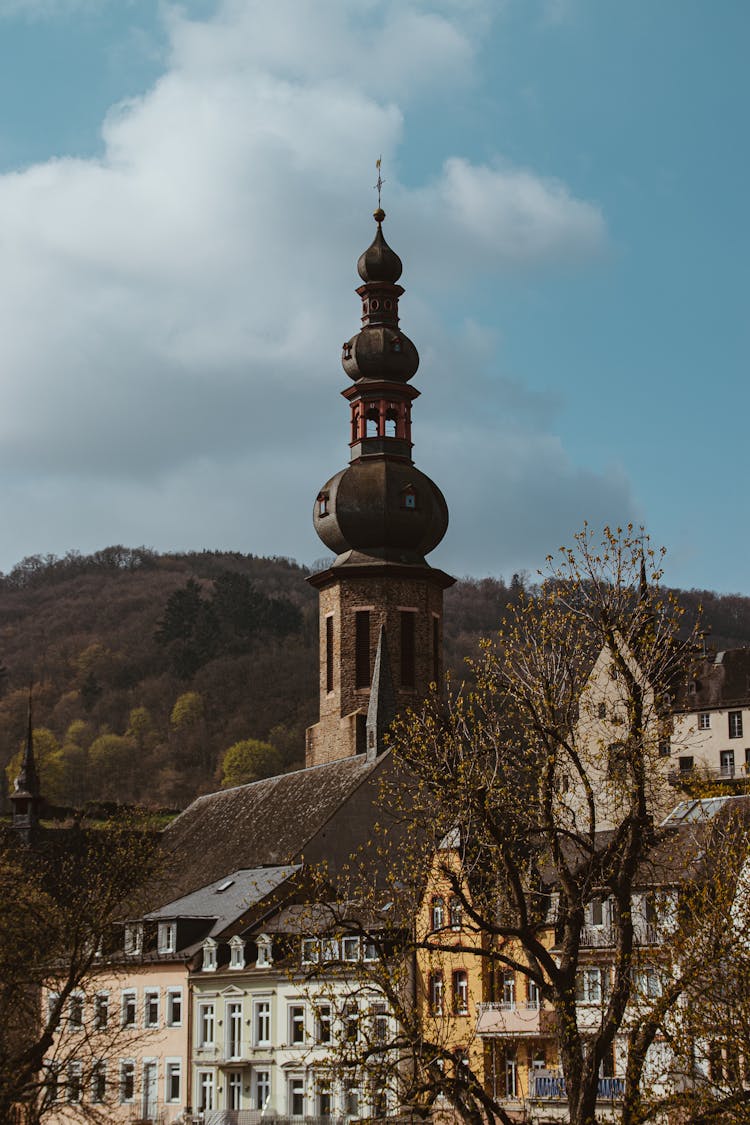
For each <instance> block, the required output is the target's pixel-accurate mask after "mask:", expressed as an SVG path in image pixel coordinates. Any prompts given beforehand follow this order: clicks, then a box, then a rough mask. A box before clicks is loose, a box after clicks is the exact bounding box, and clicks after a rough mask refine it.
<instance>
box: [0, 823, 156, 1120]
mask: <svg viewBox="0 0 750 1125" xmlns="http://www.w3.org/2000/svg"><path fill="white" fill-rule="evenodd" d="M160 862H161V861H160V859H159V853H158V849H157V844H156V836H155V834H154V833H152V832H150V831H149V830H148V826H147V825H146V824H144V823H141V822H136V821H133V820H127V821H125V820H122V821H119V822H112V823H110V824H107V825H105V826H102V827H97V828H91V829H82V828H72V829H70V830H67V831H66V830H60V831H56V832H50V833H46V834H45V833H43V832H42V833H41V834H39V835H38V836H37V837H36V839H35V840H34V842H33V845H29V844H26V843H22V842H21V841H20V840H19V839H18V838H14V834H13V833H12V832H8V833H6V834H5V836H4V837H3V839H2V841H0V897H1V898H2V902H3V910H2V912H0V1120H2V1121H13V1120H16V1121H19V1122H23V1123H24V1125H36V1123H37V1122H40V1121H42V1120H44V1118H45V1117H46V1116H47V1115H48V1114H49V1113H50V1112H51V1111H52V1109H53V1108H54V1109H55V1111H56V1112H59V1110H60V1104H59V1103H58V1104H56V1103H57V1102H58V1098H60V1101H61V1102H62V1103H63V1104H65V1103H68V1104H69V1105H70V1108H71V1110H72V1111H73V1112H74V1114H75V1115H76V1118H77V1119H78V1120H81V1119H85V1118H86V1117H87V1116H88V1117H91V1118H94V1119H98V1120H102V1121H104V1120H106V1119H107V1104H108V1102H109V1096H108V1091H107V1090H106V1089H105V1088H104V1087H103V1086H102V1089H101V1095H102V1096H101V1104H99V1105H98V1106H97V1105H91V1104H90V1103H89V1102H88V1101H87V1102H86V1104H85V1105H84V1104H79V1102H82V1099H81V1096H80V1095H81V1094H82V1092H83V1091H84V1089H85V1090H86V1092H87V1093H88V1092H89V1091H90V1090H91V1088H92V1084H94V1083H96V1082H97V1081H98V1072H97V1060H98V1059H100V1058H101V1057H102V1055H103V1054H104V1055H106V1053H107V1051H108V1050H112V1049H114V1047H115V1045H116V1040H117V1037H118V1036H120V1035H122V1034H123V1032H122V1031H121V1029H120V1026H119V1021H117V1020H112V1019H109V1020H106V1019H104V1018H103V1015H104V1013H102V1011H100V1010H97V1003H96V992H97V979H98V978H99V975H100V974H101V972H102V970H103V969H104V968H105V966H106V965H107V963H108V950H109V948H110V945H111V942H112V930H113V923H114V922H116V921H118V920H121V919H122V917H123V914H124V913H125V912H126V910H127V907H128V904H129V903H131V902H132V899H133V896H134V893H135V892H136V891H137V889H138V888H139V887H140V886H142V885H143V884H144V883H146V882H147V881H148V880H150V879H153V878H154V877H155V875H156V872H157V870H158V868H159V866H160Z"/></svg>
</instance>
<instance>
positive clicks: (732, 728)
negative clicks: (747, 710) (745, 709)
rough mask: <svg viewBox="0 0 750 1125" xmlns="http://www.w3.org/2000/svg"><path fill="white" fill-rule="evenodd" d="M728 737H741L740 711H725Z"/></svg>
mask: <svg viewBox="0 0 750 1125" xmlns="http://www.w3.org/2000/svg"><path fill="white" fill-rule="evenodd" d="M727 727H728V732H729V735H728V736H729V738H742V711H727Z"/></svg>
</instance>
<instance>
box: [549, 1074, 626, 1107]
mask: <svg viewBox="0 0 750 1125" xmlns="http://www.w3.org/2000/svg"><path fill="white" fill-rule="evenodd" d="M624 1093H625V1079H624V1078H600V1079H599V1087H598V1090H597V1093H596V1098H597V1101H600V1102H619V1101H622V1098H623V1095H624ZM529 1097H530V1098H532V1099H533V1100H534V1101H538V1102H563V1101H565V1098H566V1094H565V1079H564V1078H563V1077H562V1076H561V1075H553V1074H532V1075H531V1079H530V1092H529Z"/></svg>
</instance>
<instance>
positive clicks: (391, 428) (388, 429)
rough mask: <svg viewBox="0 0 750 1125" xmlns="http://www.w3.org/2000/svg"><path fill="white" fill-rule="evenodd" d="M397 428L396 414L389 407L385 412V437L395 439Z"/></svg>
mask: <svg viewBox="0 0 750 1125" xmlns="http://www.w3.org/2000/svg"><path fill="white" fill-rule="evenodd" d="M397 426H398V413H397V412H396V411H395V410H394V409H393V408H392V407H391V408H390V409H389V410H386V412H385V436H386V437H395V436H396V428H397Z"/></svg>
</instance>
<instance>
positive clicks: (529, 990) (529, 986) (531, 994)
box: [526, 977, 541, 1008]
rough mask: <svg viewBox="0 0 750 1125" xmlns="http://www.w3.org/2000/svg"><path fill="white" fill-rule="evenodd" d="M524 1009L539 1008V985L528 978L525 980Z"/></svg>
mask: <svg viewBox="0 0 750 1125" xmlns="http://www.w3.org/2000/svg"><path fill="white" fill-rule="evenodd" d="M526 1007H527V1008H539V1007H541V993H540V991H539V985H538V984H537V983H536V981H535V980H531V978H530V977H528V978H527V979H526Z"/></svg>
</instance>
